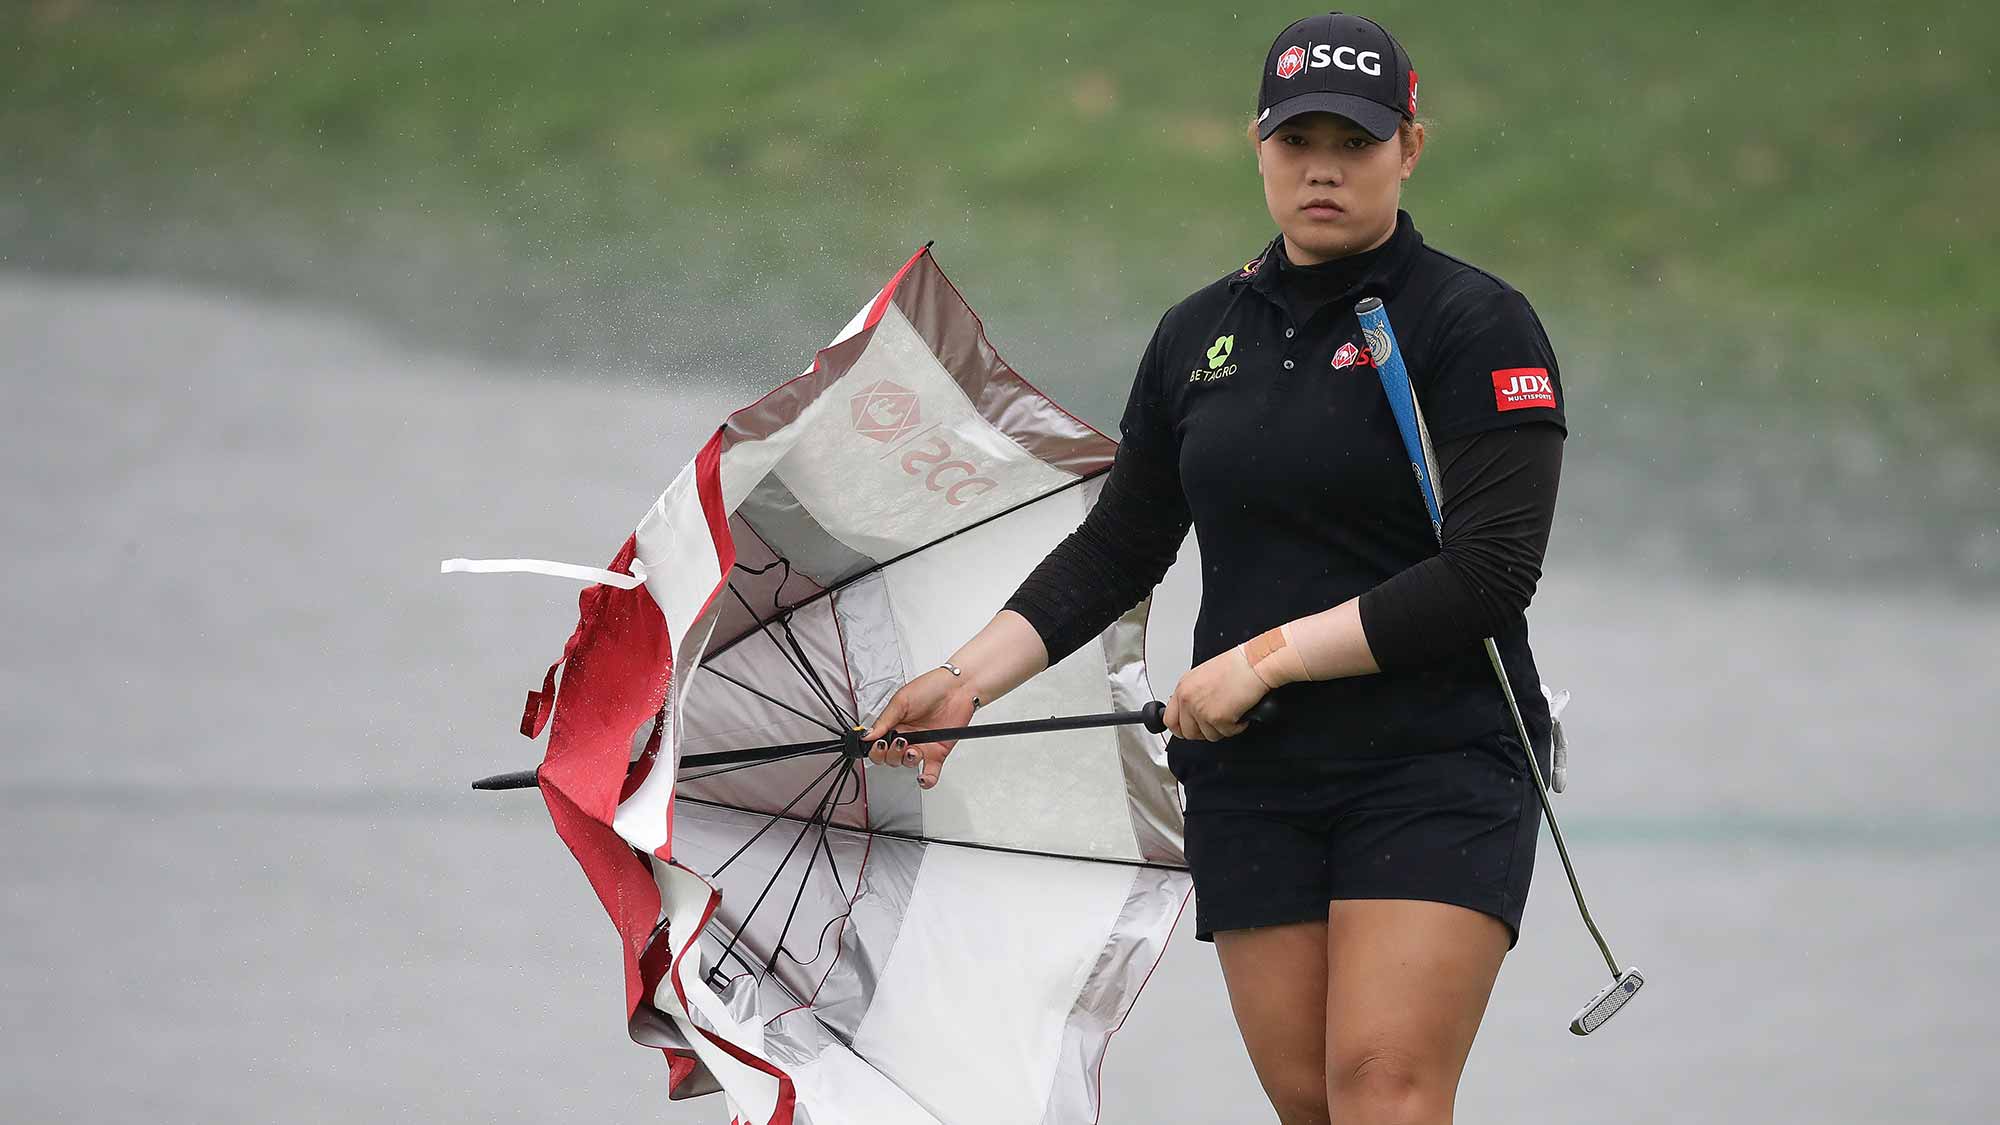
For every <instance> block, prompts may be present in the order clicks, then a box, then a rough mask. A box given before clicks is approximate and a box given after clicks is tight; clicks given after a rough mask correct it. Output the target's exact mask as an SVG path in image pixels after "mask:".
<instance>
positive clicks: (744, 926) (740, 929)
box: [722, 758, 847, 954]
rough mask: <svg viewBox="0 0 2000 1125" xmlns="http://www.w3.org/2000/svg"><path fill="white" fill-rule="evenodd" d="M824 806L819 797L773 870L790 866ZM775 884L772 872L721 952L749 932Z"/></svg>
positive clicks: (824, 801) (782, 869) (829, 770)
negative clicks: (734, 934)
mask: <svg viewBox="0 0 2000 1125" xmlns="http://www.w3.org/2000/svg"><path fill="white" fill-rule="evenodd" d="M846 760H847V759H845V758H842V759H840V760H839V761H837V762H835V763H834V764H833V765H832V766H831V767H829V768H828V769H827V770H826V771H825V772H823V773H821V774H820V775H819V777H818V778H814V779H813V783H812V784H813V785H818V784H819V782H820V779H821V778H824V777H826V775H827V774H828V773H832V772H833V770H835V769H838V768H839V767H840V766H841V765H842V763H844V762H846ZM811 789H812V786H811V785H809V786H807V787H806V790H807V792H810V791H811ZM832 793H833V791H832V789H828V790H827V795H828V796H831V795H832ZM803 795H804V794H801V796H803ZM825 806H826V797H821V798H820V807H819V808H815V809H814V810H813V818H812V819H811V820H808V821H806V822H805V823H804V824H802V825H800V827H799V834H798V835H797V836H794V837H792V846H791V847H789V848H786V849H785V858H783V859H781V860H779V861H778V866H777V868H776V869H775V871H776V872H783V871H784V870H785V868H787V867H789V866H791V863H792V856H793V855H795V854H797V853H798V850H799V845H800V844H802V843H804V842H805V839H806V833H808V832H811V831H812V828H813V825H814V824H816V823H818V820H819V815H820V812H821V810H822V809H823V808H824V807H825ZM774 819H776V818H774ZM777 885H778V875H777V874H776V873H774V874H773V875H772V876H771V881H770V882H768V883H766V884H764V891H763V893H762V894H760V895H758V896H757V901H756V902H753V903H751V904H750V909H748V910H746V911H744V912H743V917H742V918H741V919H739V920H738V921H737V923H736V936H735V937H733V938H730V939H729V944H728V946H726V947H724V948H723V951H722V952H723V954H727V953H728V952H729V951H730V950H731V949H734V948H735V947H736V943H737V941H739V940H741V938H742V937H743V935H744V934H745V933H747V932H749V930H750V919H751V918H754V917H756V914H757V909H758V908H759V907H761V906H763V905H764V900H765V899H767V898H769V897H771V891H772V890H773V889H774V888H776V887H777Z"/></svg>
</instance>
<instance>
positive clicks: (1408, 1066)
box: [1327, 1044, 1452, 1125]
mask: <svg viewBox="0 0 2000 1125" xmlns="http://www.w3.org/2000/svg"><path fill="white" fill-rule="evenodd" d="M1434 1069H1435V1068H1432V1067H1427V1066H1425V1065H1424V1063H1423V1061H1422V1060H1421V1059H1419V1058H1418V1057H1417V1056H1416V1055H1415V1053H1413V1052H1410V1051H1407V1050H1402V1049H1399V1048H1396V1047H1390V1046H1384V1045H1379V1044H1378V1045H1374V1046H1370V1047H1367V1048H1365V1049H1357V1050H1353V1051H1345V1052H1341V1053H1340V1054H1339V1055H1338V1056H1337V1057H1335V1058H1331V1059H1329V1060H1328V1066H1327V1098H1328V1101H1329V1102H1330V1105H1331V1108H1332V1110H1333V1120H1334V1122H1335V1125H1444V1123H1445V1122H1449V1121H1450V1120H1451V1103H1452V1097H1451V1091H1450V1090H1448V1089H1446V1088H1445V1083H1444V1082H1443V1081H1442V1080H1441V1079H1440V1078H1439V1077H1438V1076H1437V1075H1435V1074H1434V1073H1433V1071H1434Z"/></svg>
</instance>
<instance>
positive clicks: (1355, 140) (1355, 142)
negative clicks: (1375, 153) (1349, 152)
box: [1347, 137, 1370, 152]
mask: <svg viewBox="0 0 2000 1125" xmlns="http://www.w3.org/2000/svg"><path fill="white" fill-rule="evenodd" d="M1369 143H1370V142H1369V140H1368V138H1366V137H1349V138H1347V147H1348V148H1351V149H1354V150H1356V151H1357V152H1358V151H1360V150H1361V149H1364V148H1367V147H1368V145H1369Z"/></svg>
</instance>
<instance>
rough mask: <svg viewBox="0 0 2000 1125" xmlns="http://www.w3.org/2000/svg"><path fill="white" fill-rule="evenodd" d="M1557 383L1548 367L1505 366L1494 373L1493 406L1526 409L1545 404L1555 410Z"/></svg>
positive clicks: (1507, 408) (1504, 408) (1499, 408)
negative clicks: (1550, 377)
mask: <svg viewBox="0 0 2000 1125" xmlns="http://www.w3.org/2000/svg"><path fill="white" fill-rule="evenodd" d="M1555 405H1556V389H1555V384H1553V383H1551V382H1550V381H1549V369H1548V368H1546V367H1503V368H1501V369H1500V370H1498V371H1495V372H1494V373H1493V407H1494V409H1496V410H1526V409H1527V408H1529V407H1531V406H1543V407H1547V408H1549V409H1550V410H1554V409H1555Z"/></svg>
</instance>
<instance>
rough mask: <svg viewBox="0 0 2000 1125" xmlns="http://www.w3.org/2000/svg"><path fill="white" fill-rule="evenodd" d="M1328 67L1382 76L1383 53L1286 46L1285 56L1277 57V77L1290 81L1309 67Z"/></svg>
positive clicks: (1324, 45)
mask: <svg viewBox="0 0 2000 1125" xmlns="http://www.w3.org/2000/svg"><path fill="white" fill-rule="evenodd" d="M1308 59H1310V60H1311V61H1307V60H1308ZM1329 66H1337V67H1339V68H1340V69H1342V70H1358V71H1360V72H1361V73H1363V74H1368V75H1375V76H1379V75H1381V73H1382V54H1381V52H1379V51H1357V50H1356V49H1354V48H1353V47H1348V46H1345V45H1343V46H1339V47H1336V46H1334V45H1333V44H1331V43H1308V44H1307V45H1306V46H1304V47H1296V46H1295V47H1287V48H1286V49H1285V53H1284V54H1282V55H1279V56H1278V77H1280V78H1290V77H1292V76H1293V75H1296V74H1297V73H1299V72H1300V71H1302V70H1306V69H1308V68H1310V69H1312V70H1325V69H1326V68H1327V67H1329Z"/></svg>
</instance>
